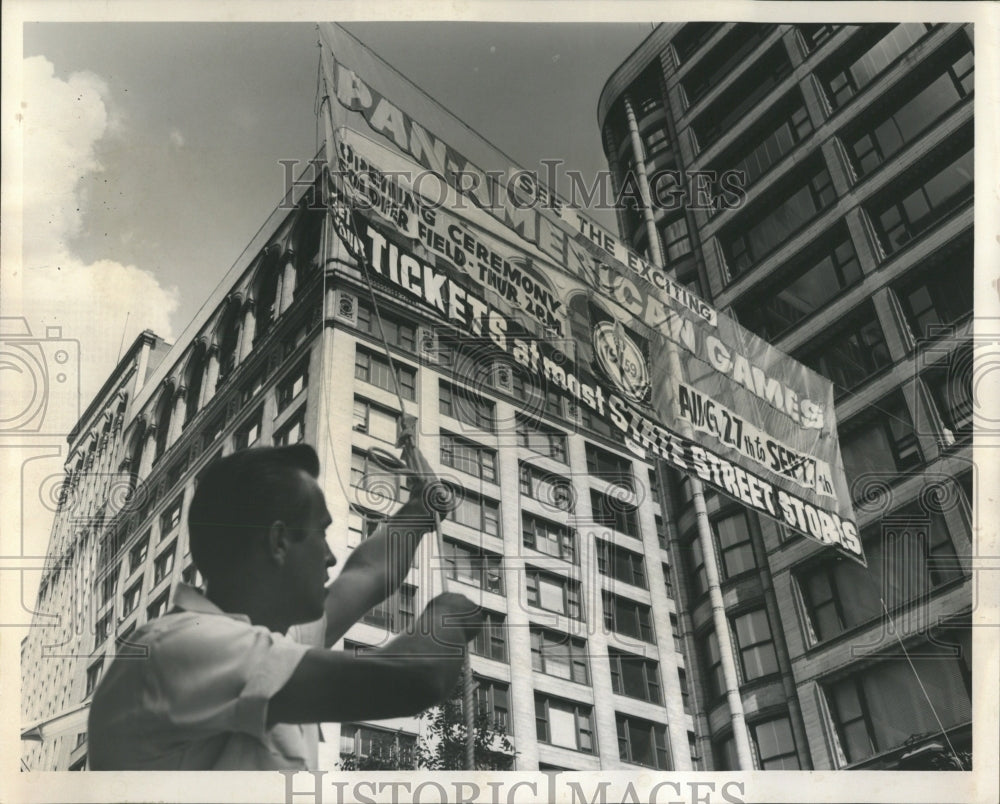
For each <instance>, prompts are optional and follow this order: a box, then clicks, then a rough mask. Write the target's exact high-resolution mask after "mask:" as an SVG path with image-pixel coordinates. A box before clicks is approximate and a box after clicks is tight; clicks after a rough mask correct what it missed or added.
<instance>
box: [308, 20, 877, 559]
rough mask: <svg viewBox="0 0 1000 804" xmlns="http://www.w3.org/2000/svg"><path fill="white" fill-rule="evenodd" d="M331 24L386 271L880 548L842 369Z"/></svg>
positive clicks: (664, 447) (343, 136) (364, 249)
mask: <svg viewBox="0 0 1000 804" xmlns="http://www.w3.org/2000/svg"><path fill="white" fill-rule="evenodd" d="M322 30H323V33H324V41H325V45H326V46H327V47H326V48H325V51H326V52H325V59H324V75H325V81H326V86H327V93H328V95H329V97H328V103H327V104H326V105H327V106H328V108H329V110H330V111H331V113H332V120H333V126H335V129H336V130H335V132H334V133H333V148H332V149H331V151H330V154H331V158H330V161H331V165H330V168H331V176H332V178H333V181H332V185H331V192H332V193H333V198H334V201H335V203H334V207H335V213H336V214H335V220H336V225H337V230H338V235H339V237H340V238H341V240H343V241H344V242H345V243H346V244H347V245H348V248H349V249H350V250H351V251H352V252H353V253H354V254H355V256H356V257H357V258H358V259H359V260H360V261H362V262H363V263H365V264H366V265H367V266H368V268H369V270H370V273H371V274H372V275H373V278H374V279H375V280H376V281H377V282H380V283H382V284H383V286H384V287H389V288H391V289H392V290H393V291H394V292H395V293H397V294H401V295H402V296H403V297H404V298H406V299H407V301H409V302H412V303H415V304H419V305H421V306H422V307H423V308H424V310H425V312H427V313H429V314H430V315H432V316H436V317H437V318H438V319H439V320H440V321H441V322H442V323H443V324H448V325H450V326H452V327H456V328H457V329H458V330H459V331H461V332H464V333H467V334H468V335H471V336H475V337H477V338H483V339H485V340H487V341H488V342H490V343H491V344H492V345H493V347H495V348H496V349H497V351H498V353H504V354H505V355H507V357H508V358H510V359H512V360H514V361H515V362H516V363H517V364H518V365H520V366H522V367H523V368H524V369H525V370H528V371H530V372H532V373H535V374H537V375H538V377H539V379H540V380H542V381H543V382H545V383H546V385H547V387H555V388H558V389H559V391H560V392H561V393H562V394H564V395H565V396H567V397H569V398H571V400H572V401H573V403H574V404H575V405H578V406H582V407H583V408H584V409H586V410H587V411H588V413H589V414H590V415H595V416H598V417H601V418H603V419H605V420H606V421H607V422H608V423H610V424H611V425H612V427H613V428H614V429H615V430H616V431H617V432H620V434H621V436H622V440H623V442H626V443H629V445H630V446H632V447H633V448H636V447H638V448H641V449H642V450H643V451H644V452H645V454H646V455H647V457H649V458H651V459H652V458H658V459H663V460H666V461H668V462H669V463H671V464H672V465H673V466H675V467H677V468H678V469H681V470H683V471H685V472H687V473H689V474H692V475H696V476H698V477H700V478H701V479H702V480H703V481H705V482H706V483H708V484H710V485H711V486H712V487H714V488H716V489H718V490H719V491H721V492H723V493H725V494H727V495H729V496H731V497H733V498H735V499H737V500H739V501H740V502H742V503H743V504H745V505H747V506H748V507H751V508H753V509H754V510H757V511H759V512H760V513H762V514H765V515H767V516H770V517H772V518H774V519H776V520H777V521H779V522H780V523H782V524H783V525H785V526H787V527H790V528H792V529H794V530H796V531H798V532H800V533H803V534H805V535H807V536H809V537H810V538H813V539H816V540H818V541H820V542H823V543H824V544H830V545H834V546H836V547H838V548H840V549H841V550H843V551H844V552H846V553H847V554H849V555H851V556H852V557H855V558H859V559H862V560H863V556H862V551H861V545H860V540H859V539H858V534H857V528H856V526H855V524H854V521H853V509H852V507H851V504H850V495H849V492H848V489H847V484H846V481H845V478H844V472H843V463H842V460H841V456H840V449H839V445H838V442H837V426H836V420H835V416H834V401H833V389H832V385H831V384H830V382H829V381H828V380H826V379H825V378H823V377H820V376H819V375H817V374H815V373H814V372H812V371H810V370H809V369H807V368H806V367H804V366H802V365H801V364H799V363H797V362H796V361H794V360H792V359H791V358H790V357H788V356H787V355H785V354H783V353H781V352H779V351H778V350H776V349H774V348H773V347H772V346H771V345H770V344H768V343H766V342H765V341H763V340H762V339H760V338H758V337H756V336H755V335H753V334H752V333H750V332H748V331H747V330H745V329H744V328H742V327H741V326H739V324H737V323H736V322H735V321H734V320H732V319H731V318H729V317H728V316H726V315H724V314H722V313H719V312H718V311H716V310H715V309H713V308H712V307H711V305H709V304H707V303H706V302H705V301H703V300H702V299H700V298H698V297H697V296H695V295H694V294H692V293H691V292H689V291H688V290H687V289H685V288H683V287H682V286H680V285H677V284H676V283H675V282H673V281H672V280H671V279H670V278H669V277H668V276H667V275H666V273H665V272H663V271H661V270H660V269H658V268H656V267H655V266H651V265H649V264H648V263H646V262H645V261H643V260H642V259H641V258H640V257H638V256H637V255H635V254H634V253H632V252H631V251H629V250H628V249H627V248H625V247H624V245H623V244H622V243H620V242H619V241H618V240H617V238H615V237H614V236H613V235H611V234H610V233H608V232H606V231H605V230H603V229H602V228H600V227H598V226H597V225H596V224H593V223H592V222H590V221H589V220H587V219H586V218H585V217H584V216H583V215H582V213H580V212H579V211H578V210H575V209H571V208H569V207H567V206H566V205H564V204H562V203H561V202H560V201H559V200H558V199H557V198H555V197H554V196H553V195H552V194H551V193H550V192H549V191H548V190H546V189H544V188H543V187H542V186H541V185H540V184H539V183H537V182H535V181H534V180H533V179H531V178H530V174H527V173H526V172H524V171H521V170H520V169H519V168H517V167H516V166H514V165H512V164H511V163H510V161H509V160H507V159H506V158H505V157H504V156H503V155H502V154H500V153H499V152H498V151H496V149H494V148H493V147H492V146H490V145H489V144H488V143H486V142H485V141H484V140H482V139H481V138H479V137H478V136H476V135H474V134H472V133H471V131H470V129H468V127H467V126H465V125H464V124H462V123H461V121H458V120H456V118H454V117H452V116H451V115H450V114H449V113H448V112H446V111H445V110H444V109H442V108H441V107H440V106H438V105H437V104H435V103H433V101H430V99H429V98H427V96H426V95H424V94H422V93H421V92H420V90H419V89H417V88H415V87H413V86H412V85H410V84H409V83H408V82H407V81H406V79H404V78H403V77H402V76H400V75H398V74H397V73H395V72H394V71H393V70H392V68H390V67H389V66H388V65H386V64H385V63H384V62H382V61H381V60H380V59H378V57H377V56H375V55H374V54H372V53H371V52H370V51H368V50H367V49H365V48H364V47H363V46H361V45H360V43H358V42H357V41H356V40H353V39H352V38H350V37H349V36H348V35H346V32H343V31H341V30H340V29H338V28H336V27H335V26H322ZM327 48H328V49H327ZM388 93H392V95H391V97H392V100H391V101H390V100H389V97H390V95H389V94H388ZM417 115H419V118H418V117H417ZM459 147H461V148H462V149H463V150H459ZM470 153H471V154H474V156H466V155H465V154H470ZM473 160H475V161H473ZM477 165H478V167H477ZM476 177H479V178H476ZM526 177H528V178H526ZM491 181H492V182H493V184H492V185H490V184H489V183H490V182H491ZM484 188H485V189H484Z"/></svg>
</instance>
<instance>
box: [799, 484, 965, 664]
mask: <svg viewBox="0 0 1000 804" xmlns="http://www.w3.org/2000/svg"><path fill="white" fill-rule="evenodd" d="M862 544H863V545H864V551H865V557H866V559H867V560H868V567H867V568H865V567H862V566H861V565H860V564H858V563H856V562H854V561H851V560H849V559H846V558H842V557H840V556H836V557H832V558H830V559H828V560H826V561H824V562H822V563H820V564H814V565H811V566H808V567H805V568H803V569H802V570H800V571H799V572H798V573H797V575H796V580H797V582H798V587H799V590H800V591H801V593H802V599H803V602H804V603H805V609H806V614H807V618H808V620H807V627H808V636H809V639H810V641H811V642H813V643H814V644H815V643H818V642H825V641H826V640H828V639H833V638H834V637H836V636H839V635H840V634H842V633H844V632H845V631H849V630H850V629H852V628H855V627H857V626H859V625H862V624H864V623H867V622H871V621H872V620H873V619H875V618H877V617H880V616H882V604H881V602H880V598H881V599H883V600H885V602H886V605H887V606H888V607H889V608H890V610H891V609H892V608H893V607H894V606H898V605H901V604H905V603H907V602H909V601H910V600H913V599H924V598H926V596H927V595H929V594H930V593H931V592H932V591H933V590H935V589H937V588H939V587H941V586H944V585H946V584H948V583H951V582H952V581H955V580H957V579H959V578H962V577H963V574H962V571H961V569H959V568H958V567H957V566H951V567H948V566H945V562H946V561H947V560H948V559H954V558H955V557H956V552H955V547H954V545H953V543H952V540H951V536H950V534H949V531H948V525H947V522H946V521H945V519H944V517H943V516H942V515H941V514H938V513H928V512H926V511H924V510H923V509H921V507H920V504H919V503H914V504H911V505H907V506H904V507H903V508H901V509H898V510H896V511H893V512H891V513H890V514H889V515H888V516H886V517H885V518H884V519H883V520H881V521H880V522H878V523H877V524H875V525H873V526H871V527H868V528H866V529H865V530H864V532H863V533H862ZM935 559H937V565H935Z"/></svg>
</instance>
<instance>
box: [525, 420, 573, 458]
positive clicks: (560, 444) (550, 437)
mask: <svg viewBox="0 0 1000 804" xmlns="http://www.w3.org/2000/svg"><path fill="white" fill-rule="evenodd" d="M517 443H518V446H521V447H526V448H527V449H530V450H531V451H532V452H537V453H538V454H539V455H544V456H545V457H547V458H554V459H555V460H557V461H560V462H562V463H566V434H565V433H561V432H559V431H558V430H553V429H551V428H548V427H546V426H545V425H543V424H542V423H541V422H538V421H535V420H532V419H526V418H524V417H521V416H518V417H517Z"/></svg>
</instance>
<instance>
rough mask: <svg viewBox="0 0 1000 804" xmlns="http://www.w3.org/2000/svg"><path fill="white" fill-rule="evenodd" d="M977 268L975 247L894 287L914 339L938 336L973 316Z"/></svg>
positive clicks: (926, 268)
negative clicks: (974, 264)
mask: <svg viewBox="0 0 1000 804" xmlns="http://www.w3.org/2000/svg"><path fill="white" fill-rule="evenodd" d="M972 285H973V271H972V252H971V249H964V250H963V251H962V252H960V253H959V254H958V255H954V256H953V258H952V259H949V260H948V263H947V268H945V265H943V264H942V263H941V262H935V263H932V264H930V265H927V266H926V267H924V268H921V269H920V270H919V271H918V272H916V273H912V274H910V275H907V276H905V277H903V279H902V281H900V282H899V283H897V285H896V286H895V287H894V288H893V290H894V291H895V293H896V296H897V297H898V298H899V301H900V303H901V304H902V306H903V313H904V314H905V315H906V320H907V323H908V324H909V325H910V332H912V333H913V336H914V338H917V339H920V338H928V339H930V338H934V337H936V336H939V335H940V334H941V333H942V332H943V331H944V330H945V328H946V327H947V326H948V325H950V324H954V323H956V322H958V321H960V320H962V319H964V318H965V317H966V316H971V315H972V310H973V307H974V299H973V293H972Z"/></svg>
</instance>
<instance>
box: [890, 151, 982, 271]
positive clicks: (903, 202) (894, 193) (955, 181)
mask: <svg viewBox="0 0 1000 804" xmlns="http://www.w3.org/2000/svg"><path fill="white" fill-rule="evenodd" d="M933 170H934V168H933V167H930V166H928V167H926V168H925V170H923V171H921V172H920V173H919V174H914V176H915V178H916V179H917V180H920V179H923V178H924V177H925V176H926V175H927V174H928V173H931V172H932V171H933ZM972 188H973V151H972V147H971V146H970V147H969V148H968V149H967V150H966V151H965V152H964V153H962V154H961V155H960V156H958V157H957V158H956V159H953V160H952V161H951V162H950V163H948V164H946V165H945V166H944V167H942V168H940V169H938V170H937V171H936V172H933V173H932V175H931V177H930V178H929V179H927V180H925V181H923V182H922V183H920V184H918V185H917V186H913V179H911V180H909V181H908V182H907V183H906V184H904V185H903V186H892V187H890V188H889V192H890V193H891V195H889V194H883V195H882V196H881V197H880V198H879V199H876V200H875V201H874V202H873V203H872V207H871V210H870V211H871V214H872V218H873V220H874V222H875V228H876V229H877V230H878V233H879V237H880V239H881V242H882V246H883V247H884V248H885V251H886V253H887V254H892V253H893V252H895V251H898V250H899V249H901V248H902V247H903V246H905V245H906V244H907V243H909V242H910V241H911V240H913V238H915V237H917V236H918V235H920V234H922V233H923V232H925V231H927V230H929V229H931V228H932V227H934V226H935V225H937V224H938V223H939V222H940V221H942V220H944V219H945V218H947V217H948V216H950V215H951V214H952V213H953V212H955V211H956V210H958V209H959V208H960V207H962V206H964V205H965V204H966V203H967V202H969V201H971V200H972Z"/></svg>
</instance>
